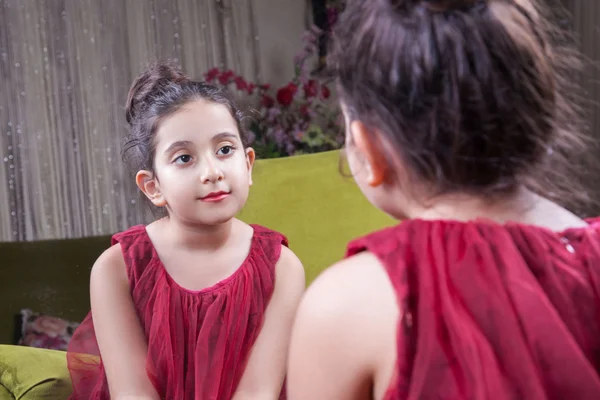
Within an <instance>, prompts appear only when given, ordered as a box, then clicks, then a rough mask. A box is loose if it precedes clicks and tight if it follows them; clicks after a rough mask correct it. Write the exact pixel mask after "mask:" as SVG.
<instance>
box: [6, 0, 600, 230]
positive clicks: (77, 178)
mask: <svg viewBox="0 0 600 400" xmlns="http://www.w3.org/2000/svg"><path fill="white" fill-rule="evenodd" d="M548 1H550V6H551V7H553V8H554V9H556V10H559V7H562V8H563V9H564V10H565V12H561V13H559V14H558V15H559V16H558V22H559V23H560V24H561V25H563V26H564V27H566V28H567V29H569V30H571V31H572V32H573V33H574V36H575V38H576V40H577V45H578V47H579V49H580V50H581V52H582V53H583V54H584V56H585V57H586V58H587V61H588V65H587V68H586V72H585V74H584V75H583V76H574V77H573V78H574V79H580V80H581V81H582V83H583V86H584V88H585V90H586V92H585V95H586V97H587V98H588V99H589V103H590V109H589V110H588V111H589V112H588V123H589V127H590V130H591V132H592V134H593V135H595V137H597V138H598V139H599V140H600V112H597V111H600V110H598V104H599V100H600V86H599V84H598V80H599V77H600V76H599V72H598V68H597V63H598V61H599V60H600V40H599V37H600V36H599V35H600V30H599V26H600V25H599V20H600V2H599V1H596V0H562V1H559V0H548ZM342 8H343V1H325V0H322V1H320V0H307V1H304V0H126V1H124V0H0V79H1V81H0V241H25V240H27V241H29V240H39V239H51V238H56V239H61V238H71V237H85V236H96V235H106V234H110V233H114V232H116V231H119V230H123V229H125V228H127V227H129V226H131V225H134V224H138V223H144V222H148V220H149V219H150V218H151V215H150V214H149V212H148V210H147V208H146V207H144V206H143V205H141V204H140V201H139V199H140V198H139V196H138V193H137V188H136V187H135V185H134V182H133V179H131V175H130V174H129V172H128V171H126V170H125V169H124V165H123V163H122V162H121V156H120V148H121V144H122V141H123V138H124V136H125V134H126V132H127V126H126V122H125V118H124V103H125V98H126V94H127V90H128V88H129V86H130V84H131V83H132V81H133V79H134V78H135V76H136V75H137V74H138V73H139V72H140V71H141V70H142V68H143V67H144V66H145V65H146V64H147V63H148V62H150V61H153V60H156V59H162V58H170V59H174V60H176V61H177V62H179V63H180V64H181V65H182V67H183V68H184V70H185V71H186V72H188V73H189V74H190V75H191V76H193V77H196V78H199V79H203V78H204V79H208V80H211V81H213V82H215V83H217V84H221V85H225V86H228V87H230V88H231V89H232V90H233V91H234V92H236V96H237V98H238V100H239V101H240V102H241V103H243V104H246V105H250V106H252V107H253V108H254V110H255V112H254V115H253V116H254V121H255V123H254V124H253V126H252V127H251V133H252V138H253V140H254V145H255V147H257V148H258V149H259V150H260V151H259V154H260V155H261V156H262V157H278V156H292V155H297V154H303V153H310V152H318V151H325V150H331V149H336V148H338V147H339V146H340V144H341V140H342V139H341V136H340V133H341V129H342V128H341V122H340V120H339V113H338V111H337V107H336V106H335V101H334V100H332V99H333V97H334V94H333V93H332V92H333V85H332V84H331V82H330V81H329V80H328V78H327V76H325V75H324V74H323V73H322V66H323V57H322V55H323V54H324V49H325V46H326V32H327V31H328V29H329V28H330V26H331V25H332V24H334V23H335V21H336V19H337V14H338V13H339V11H340V10H341V9H342ZM290 121H291V122H290ZM599 178H600V177H599ZM597 182H600V179H594V182H592V183H593V184H595V185H599V186H600V184H598V183H597ZM596 211H598V210H590V213H592V212H596Z"/></svg>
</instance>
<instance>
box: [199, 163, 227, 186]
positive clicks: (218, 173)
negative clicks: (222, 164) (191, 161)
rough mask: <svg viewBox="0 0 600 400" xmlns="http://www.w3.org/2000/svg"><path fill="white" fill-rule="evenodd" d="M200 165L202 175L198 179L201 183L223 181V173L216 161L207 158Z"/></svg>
mask: <svg viewBox="0 0 600 400" xmlns="http://www.w3.org/2000/svg"><path fill="white" fill-rule="evenodd" d="M202 164H203V165H202V173H201V174H202V175H201V177H200V179H201V180H202V183H216V182H218V181H222V180H223V178H224V176H223V171H222V170H221V168H219V165H218V162H217V161H216V160H212V159H210V158H209V159H206V160H205V162H204V163H202Z"/></svg>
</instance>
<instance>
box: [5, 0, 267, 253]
mask: <svg viewBox="0 0 600 400" xmlns="http://www.w3.org/2000/svg"><path fill="white" fill-rule="evenodd" d="M254 21H255V18H254V15H253V0H0V79H1V81H0V241H14V240H36V239H46V238H67V237H82V236H91V235H100V234H109V233H113V232H116V231H119V230H122V229H125V228H127V227H128V226H131V225H133V224H138V223H144V222H148V220H149V219H150V218H151V214H150V212H149V210H148V208H147V207H146V206H144V205H143V204H140V202H139V200H140V197H139V195H138V190H137V188H136V187H135V185H134V182H133V179H132V178H131V176H130V174H129V172H128V171H126V170H125V169H124V165H123V163H122V162H121V158H120V149H121V144H122V140H123V138H124V136H125V134H126V131H127V126H126V123H125V118H124V102H125V98H126V94H127V90H128V88H129V86H130V84H131V82H132V80H133V78H134V77H135V76H136V75H137V74H138V73H139V71H140V70H141V69H142V68H143V66H144V65H146V64H147V63H148V62H149V61H152V60H155V59H157V58H173V59H176V60H178V61H179V62H180V63H181V64H182V66H183V68H184V69H185V70H186V71H187V72H188V73H190V74H191V75H193V76H201V74H203V73H204V72H205V71H207V70H208V69H210V68H212V67H214V66H222V67H228V68H232V69H235V70H236V71H238V72H240V73H242V74H244V75H245V76H246V77H248V78H252V79H253V80H257V79H258V80H260V71H259V65H260V64H259V60H258V56H257V54H258V48H257V46H258V36H257V32H256V27H255V26H254V24H255V22H254Z"/></svg>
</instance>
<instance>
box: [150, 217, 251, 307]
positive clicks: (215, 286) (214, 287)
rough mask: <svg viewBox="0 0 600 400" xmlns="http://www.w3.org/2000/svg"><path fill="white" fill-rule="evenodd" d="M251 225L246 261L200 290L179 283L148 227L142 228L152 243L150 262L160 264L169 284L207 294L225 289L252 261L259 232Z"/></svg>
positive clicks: (186, 290)
mask: <svg viewBox="0 0 600 400" xmlns="http://www.w3.org/2000/svg"><path fill="white" fill-rule="evenodd" d="M250 227H251V228H252V238H251V240H250V250H249V251H248V254H247V255H246V257H245V258H244V261H242V263H241V265H240V266H238V268H236V270H235V271H233V272H232V273H231V275H229V276H227V277H225V278H223V279H222V280H220V281H218V282H217V283H215V284H213V285H211V286H208V287H205V288H203V289H200V290H192V289H188V288H186V287H184V286H183V285H181V284H180V283H178V282H177V281H176V280H175V279H174V278H173V277H172V276H171V274H169V271H167V269H166V268H165V264H164V263H163V262H162V260H161V259H160V257H159V255H158V251H157V250H156V246H154V243H153V242H152V239H151V238H150V235H149V234H148V229H146V226H143V227H142V228H143V229H142V230H143V233H144V235H145V237H146V239H147V240H148V243H149V244H150V249H151V251H152V259H151V261H150V263H156V264H157V265H158V267H159V268H160V270H161V272H162V273H163V274H164V276H165V278H166V279H167V281H168V282H169V285H170V286H172V287H175V288H177V289H178V290H180V291H182V292H184V293H187V294H191V295H196V296H198V295H205V294H210V293H213V292H215V291H218V290H220V289H223V288H224V287H226V286H228V285H229V284H231V283H232V282H233V281H234V280H235V279H236V277H237V276H238V275H239V274H240V273H241V271H242V270H243V269H244V268H245V267H246V265H247V264H248V263H249V262H250V259H251V258H252V254H253V253H254V251H255V248H256V245H257V240H258V239H257V232H256V227H255V226H254V225H250Z"/></svg>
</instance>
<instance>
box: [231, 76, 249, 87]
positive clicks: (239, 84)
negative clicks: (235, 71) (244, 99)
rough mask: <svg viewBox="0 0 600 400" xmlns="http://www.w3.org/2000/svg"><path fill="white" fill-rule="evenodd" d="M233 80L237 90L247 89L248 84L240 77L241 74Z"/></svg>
mask: <svg viewBox="0 0 600 400" xmlns="http://www.w3.org/2000/svg"><path fill="white" fill-rule="evenodd" d="M233 81H234V82H235V86H236V87H237V90H247V89H248V84H247V83H246V81H245V80H244V78H242V77H241V76H236V77H235V79H234V80H233Z"/></svg>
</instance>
